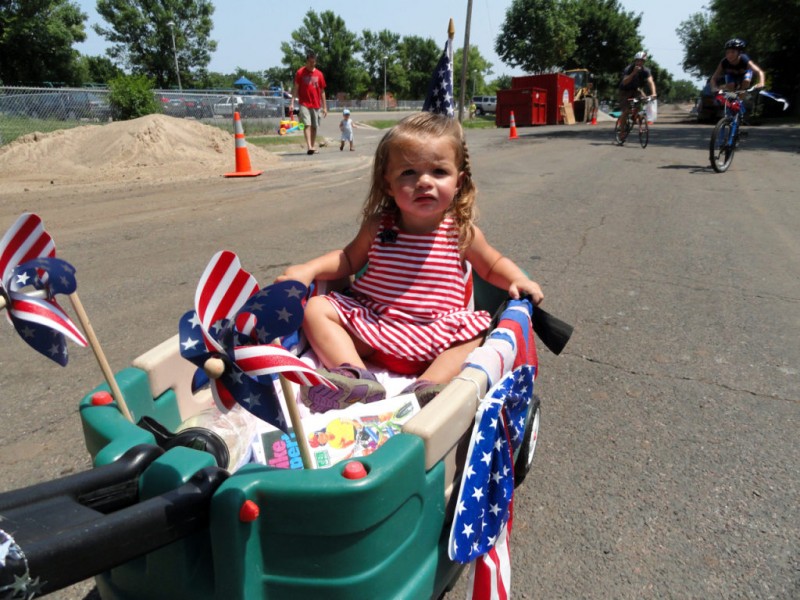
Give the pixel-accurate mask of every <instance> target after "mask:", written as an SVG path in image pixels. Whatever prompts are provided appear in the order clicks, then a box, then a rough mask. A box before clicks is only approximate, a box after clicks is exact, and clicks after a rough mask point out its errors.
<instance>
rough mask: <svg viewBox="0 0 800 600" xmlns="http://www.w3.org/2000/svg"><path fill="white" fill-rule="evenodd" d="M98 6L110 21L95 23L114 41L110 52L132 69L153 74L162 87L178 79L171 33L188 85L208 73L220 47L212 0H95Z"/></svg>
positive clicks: (182, 79)
mask: <svg viewBox="0 0 800 600" xmlns="http://www.w3.org/2000/svg"><path fill="white" fill-rule="evenodd" d="M97 12H98V14H99V15H100V16H101V17H102V18H103V19H105V21H106V22H108V23H109V25H110V26H109V27H102V26H100V25H95V26H94V29H95V31H96V32H97V33H98V34H99V35H101V36H102V37H104V38H106V40H108V41H109V42H110V43H111V44H112V45H111V47H110V48H109V49H108V50H106V53H107V54H108V56H110V57H111V58H112V59H114V60H115V61H116V62H117V63H119V64H121V65H123V66H125V67H127V68H128V69H130V71H131V72H133V73H141V74H146V75H148V76H151V77H153V78H154V79H155V83H156V85H157V86H158V87H160V88H166V87H169V86H173V85H177V83H178V77H177V76H176V73H175V53H173V46H172V39H173V38H172V36H173V34H174V36H175V48H176V50H177V57H178V66H179V69H180V80H181V83H182V84H183V86H185V87H191V86H192V85H193V84H194V83H195V81H196V80H198V79H201V78H202V77H203V76H204V74H205V70H206V68H207V66H208V63H209V62H210V61H211V53H212V52H214V51H215V50H216V48H217V43H216V42H215V41H214V40H212V39H211V38H210V35H211V29H212V27H213V22H212V20H211V16H212V15H213V14H214V5H213V4H212V3H211V1H210V0H161V1H159V2H154V1H153V0H97ZM170 23H172V25H170Z"/></svg>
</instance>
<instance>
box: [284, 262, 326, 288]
mask: <svg viewBox="0 0 800 600" xmlns="http://www.w3.org/2000/svg"><path fill="white" fill-rule="evenodd" d="M316 275H317V274H316V273H315V272H314V271H313V269H311V268H309V267H308V265H306V264H302V265H292V266H291V267H287V268H286V270H285V271H284V272H283V273H282V274H281V275H278V276H277V277H276V278H275V283H280V282H281V281H286V280H288V279H292V280H294V281H299V282H300V283H302V284H303V285H305V286H306V287H308V286H310V285H311V282H312V281H314V278H315V277H316Z"/></svg>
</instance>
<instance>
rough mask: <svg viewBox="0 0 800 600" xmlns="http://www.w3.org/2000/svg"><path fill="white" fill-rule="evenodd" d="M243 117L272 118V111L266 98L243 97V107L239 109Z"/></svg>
mask: <svg viewBox="0 0 800 600" xmlns="http://www.w3.org/2000/svg"><path fill="white" fill-rule="evenodd" d="M239 113H240V114H241V116H242V117H256V118H257V117H272V116H274V115H273V114H272V110H271V108H270V106H269V104H268V103H267V98H266V97H264V96H242V106H241V108H239Z"/></svg>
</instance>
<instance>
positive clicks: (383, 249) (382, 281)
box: [277, 112, 544, 412]
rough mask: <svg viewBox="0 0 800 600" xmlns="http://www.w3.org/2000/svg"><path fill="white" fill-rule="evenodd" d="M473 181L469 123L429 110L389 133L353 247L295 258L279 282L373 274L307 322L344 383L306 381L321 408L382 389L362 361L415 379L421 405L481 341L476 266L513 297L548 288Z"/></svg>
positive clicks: (536, 296) (329, 370) (313, 307)
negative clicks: (496, 230)
mask: <svg viewBox="0 0 800 600" xmlns="http://www.w3.org/2000/svg"><path fill="white" fill-rule="evenodd" d="M476 192H477V190H476V187H475V184H474V183H473V181H472V173H471V170H470V161H469V153H468V151H467V145H466V141H465V139H464V133H463V130H462V129H461V125H460V124H459V123H458V122H457V121H456V120H454V119H450V118H448V117H445V116H442V115H437V114H433V113H427V112H422V113H418V114H415V115H412V116H410V117H407V118H405V119H403V120H402V121H400V122H399V123H398V124H397V125H396V126H394V127H393V128H392V129H391V130H389V132H388V133H387V134H386V135H385V136H384V137H383V139H382V140H381V142H380V143H379V145H378V148H377V150H376V152H375V161H374V165H373V173H372V185H371V188H370V191H369V195H368V197H367V199H366V201H365V203H364V207H363V209H362V222H361V227H360V229H359V231H358V233H357V234H356V236H355V238H354V239H353V240H352V241H351V242H350V243H349V244H348V245H347V246H345V248H343V249H340V250H334V251H332V252H329V253H327V254H324V255H322V256H320V257H317V258H315V259H312V260H310V261H308V262H306V263H303V264H299V265H293V266H291V267H289V268H287V269H286V271H284V273H283V274H282V275H281V276H280V277H278V279H277V280H278V281H283V280H285V279H295V280H298V281H301V282H303V283H305V284H306V285H309V284H310V283H311V282H312V281H313V280H314V279H319V280H323V281H324V280H336V279H340V278H342V277H346V276H349V275H353V274H355V273H358V272H359V271H360V270H361V269H362V268H363V267H364V266H365V265H366V270H365V272H364V273H363V274H362V275H361V276H360V277H359V278H357V279H356V280H355V281H354V283H353V285H352V288H351V292H352V295H344V294H341V293H338V292H331V293H330V294H328V295H326V296H315V297H312V298H310V299H309V301H308V304H307V306H306V310H305V317H304V321H303V330H304V332H305V334H306V337H307V338H308V341H309V343H310V344H311V347H312V348H313V349H314V351H315V353H316V355H317V357H318V358H319V360H320V361H321V362H322V364H323V365H324V367H325V368H324V369H322V368H321V369H320V373H321V374H323V375H324V376H325V377H327V378H328V379H329V380H331V381H332V382H333V383H334V384H335V385H336V386H337V389H336V390H331V389H329V388H326V387H324V386H314V387H303V388H302V389H301V391H300V397H301V399H302V400H303V401H304V402H305V403H306V404H307V405H308V406H309V407H310V408H311V410H312V411H315V412H324V411H326V410H330V409H332V408H343V407H345V406H347V405H348V404H351V403H353V402H373V401H376V400H381V399H383V398H384V397H385V395H386V392H385V389H384V388H383V386H382V385H381V384H380V383H378V382H377V381H376V379H375V377H374V375H373V374H372V373H371V372H370V371H369V370H368V369H367V368H366V366H365V363H364V360H369V361H370V362H372V363H374V364H377V365H380V366H383V367H386V368H387V369H389V370H391V371H394V372H397V373H402V374H405V375H415V376H418V379H417V381H416V382H415V383H414V384H413V385H412V386H410V388H409V389H408V390H407V391H409V392H410V391H414V392H415V394H416V395H417V397H418V398H419V400H420V404H422V405H424V404H425V402H426V401H429V400H430V399H431V398H433V397H434V396H435V395H436V393H437V392H438V390H440V389H441V387H442V385H443V384H446V383H448V382H449V381H450V380H451V379H452V378H453V377H455V376H456V375H457V374H458V372H459V370H460V368H461V365H462V363H463V361H464V359H465V358H466V357H467V355H468V354H469V353H470V352H471V351H472V350H473V349H474V348H476V347H477V346H479V345H480V343H481V341H482V340H483V337H484V334H485V333H486V331H487V329H488V327H489V323H490V320H491V317H490V315H489V313H487V312H485V311H473V310H470V309H468V308H466V303H467V300H468V299H467V298H466V295H467V286H466V280H467V275H468V271H467V269H468V266H467V264H466V263H467V262H469V263H470V264H471V265H472V268H473V269H475V271H476V272H477V273H478V274H479V275H480V276H481V277H482V278H483V279H485V280H486V281H488V282H489V283H491V284H493V285H495V286H497V287H500V288H502V289H505V290H508V293H509V295H510V296H511V297H512V298H519V297H520V295H524V294H529V295H530V296H531V298H532V300H533V302H534V304H537V305H538V304H539V303H540V302H541V301H542V300H543V299H544V295H543V293H542V289H541V287H540V286H539V284H537V283H536V282H534V281H531V280H530V279H529V278H528V277H527V276H526V275H525V273H523V271H522V270H521V269H520V268H519V267H518V266H517V265H516V264H514V262H513V261H511V260H510V259H509V258H507V257H505V256H503V255H502V254H500V252H499V251H498V250H496V249H495V248H494V247H492V246H491V245H490V244H489V242H488V241H487V240H486V238H485V236H484V235H483V233H482V232H481V230H480V229H479V228H478V227H477V226H476V225H475V224H474V220H475V217H476V206H475V196H476Z"/></svg>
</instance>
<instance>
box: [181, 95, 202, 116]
mask: <svg viewBox="0 0 800 600" xmlns="http://www.w3.org/2000/svg"><path fill="white" fill-rule="evenodd" d="M181 100H183V105H184V106H185V107H186V116H187V117H194V118H195V119H199V118H201V117H203V116H204V115H203V102H202V100H201V99H200V98H199V97H198V96H186V97H184V98H181Z"/></svg>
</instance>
